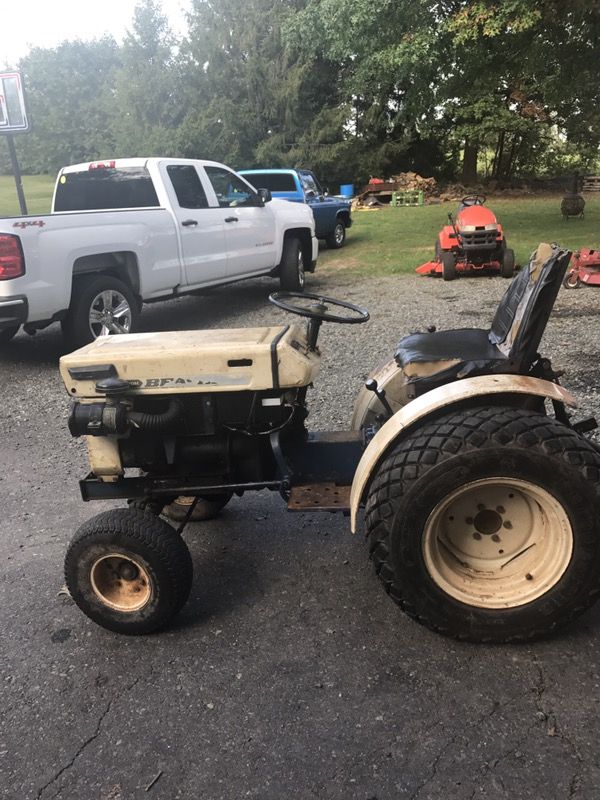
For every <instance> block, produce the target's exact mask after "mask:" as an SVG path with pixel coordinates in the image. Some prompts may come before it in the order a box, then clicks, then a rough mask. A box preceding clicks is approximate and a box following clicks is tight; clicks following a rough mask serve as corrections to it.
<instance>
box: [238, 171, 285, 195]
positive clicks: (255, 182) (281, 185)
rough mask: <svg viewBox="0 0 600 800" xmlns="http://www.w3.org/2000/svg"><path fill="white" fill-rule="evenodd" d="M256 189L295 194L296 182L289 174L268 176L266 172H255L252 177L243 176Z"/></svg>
mask: <svg viewBox="0 0 600 800" xmlns="http://www.w3.org/2000/svg"><path fill="white" fill-rule="evenodd" d="M244 177H245V178H246V180H247V181H250V183H251V184H252V186H254V187H255V188H256V189H269V190H270V191H272V192H295V191H296V181H295V180H294V176H293V175H290V174H289V173H288V174H286V173H283V174H278V173H275V174H269V173H268V172H257V173H255V174H254V175H244Z"/></svg>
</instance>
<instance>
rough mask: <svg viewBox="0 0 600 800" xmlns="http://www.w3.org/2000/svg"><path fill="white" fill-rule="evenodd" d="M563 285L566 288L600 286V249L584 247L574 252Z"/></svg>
mask: <svg viewBox="0 0 600 800" xmlns="http://www.w3.org/2000/svg"><path fill="white" fill-rule="evenodd" d="M563 286H564V287H565V289H579V288H580V287H581V286H600V250H590V249H589V248H582V249H581V250H578V251H577V252H575V253H573V258H572V259H571V263H570V264H569V269H568V270H567V274H566V275H565V279H564V281H563Z"/></svg>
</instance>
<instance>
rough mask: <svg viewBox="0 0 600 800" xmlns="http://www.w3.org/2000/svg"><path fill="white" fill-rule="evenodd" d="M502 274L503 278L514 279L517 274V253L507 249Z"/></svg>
mask: <svg viewBox="0 0 600 800" xmlns="http://www.w3.org/2000/svg"><path fill="white" fill-rule="evenodd" d="M500 274H501V275H502V277H503V278H512V277H513V275H514V274H515V251H514V250H511V249H510V247H507V248H506V250H504V252H503V253H502V263H501V265H500Z"/></svg>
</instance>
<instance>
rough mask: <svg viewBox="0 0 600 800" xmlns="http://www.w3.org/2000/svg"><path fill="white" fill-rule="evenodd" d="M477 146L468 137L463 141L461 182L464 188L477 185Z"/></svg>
mask: <svg viewBox="0 0 600 800" xmlns="http://www.w3.org/2000/svg"><path fill="white" fill-rule="evenodd" d="M478 154H479V145H478V144H477V142H472V141H471V140H470V139H469V138H468V137H467V138H466V139H465V153H464V156H463V168H462V182H463V184H464V185H465V186H472V185H473V184H475V183H477V156H478Z"/></svg>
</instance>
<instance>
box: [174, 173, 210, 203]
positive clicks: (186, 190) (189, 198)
mask: <svg viewBox="0 0 600 800" xmlns="http://www.w3.org/2000/svg"><path fill="white" fill-rule="evenodd" d="M167 173H168V175H169V178H170V179H171V183H172V184H173V189H175V194H176V195H177V202H178V203H179V205H180V206H181V208H208V200H207V199H206V194H205V192H204V187H203V186H202V183H201V181H200V178H199V177H198V173H197V171H196V167H194V166H193V165H192V164H171V165H170V166H168V167H167Z"/></svg>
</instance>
